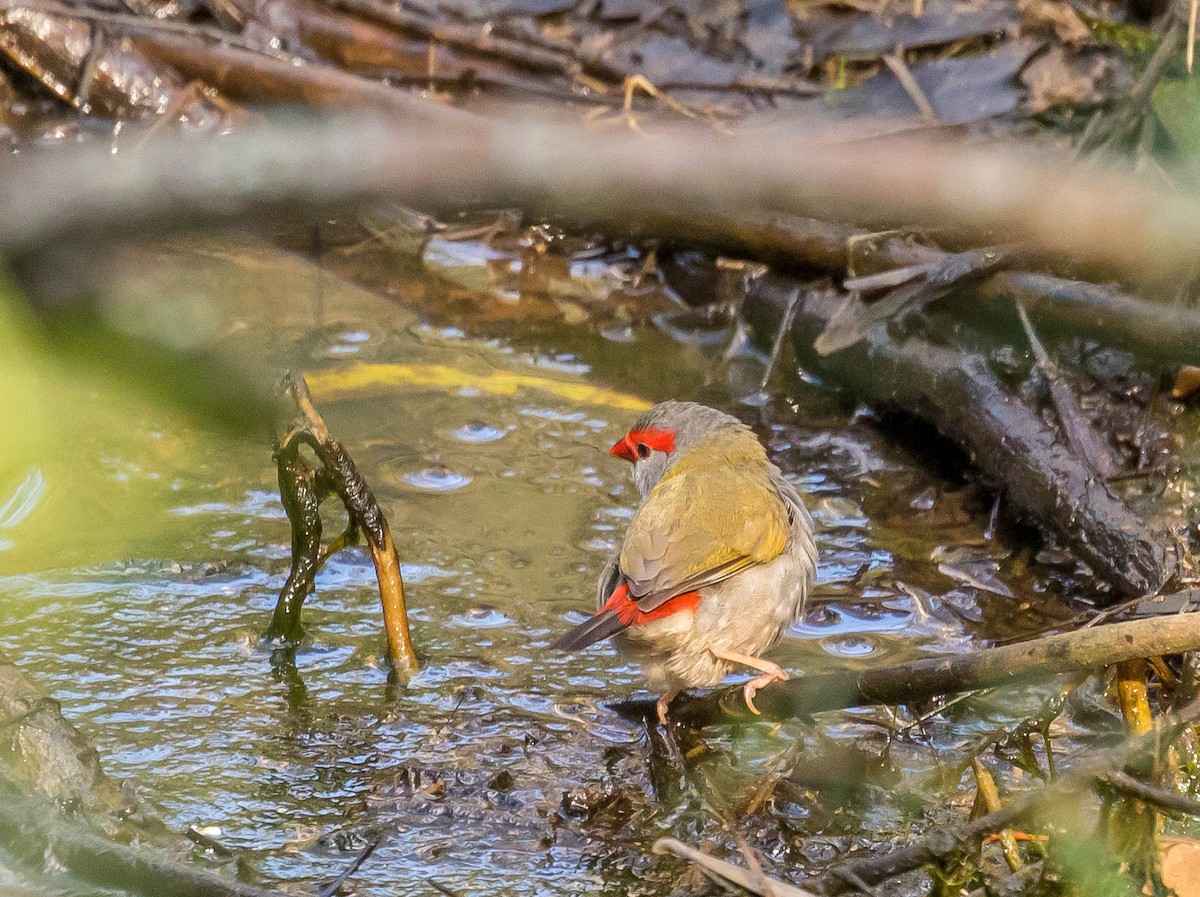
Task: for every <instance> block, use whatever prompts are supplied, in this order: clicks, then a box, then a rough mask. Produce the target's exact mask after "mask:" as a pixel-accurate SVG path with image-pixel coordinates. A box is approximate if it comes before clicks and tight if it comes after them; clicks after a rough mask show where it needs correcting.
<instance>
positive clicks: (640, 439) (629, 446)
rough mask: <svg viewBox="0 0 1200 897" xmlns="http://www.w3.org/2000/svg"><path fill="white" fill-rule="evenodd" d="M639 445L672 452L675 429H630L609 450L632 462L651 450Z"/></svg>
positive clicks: (668, 452)
mask: <svg viewBox="0 0 1200 897" xmlns="http://www.w3.org/2000/svg"><path fill="white" fill-rule="evenodd" d="M639 446H643V447H645V449H647V450H651V451H657V452H666V453H667V454H670V453H671V452H673V451H675V431H674V430H660V429H658V428H657V427H646V428H645V429H643V430H630V431H629V432H628V433H626V434H625V435H624V436H623V437H622V438H621V439H618V440H617V441H616V442H615V443H613V447H612V448H610V449H609V450H608V453H609V454H610V455H615V456H616V457H618V458H624V459H625V460H626V461H628V462H629V463H630V464H632V463H634V462H635V461H637V460H638V459H639V458H642V457H645V455H646V454H649V451H646V452H645V454H643V453H642V452H639V451H638V447H639ZM672 600H674V599H672Z"/></svg>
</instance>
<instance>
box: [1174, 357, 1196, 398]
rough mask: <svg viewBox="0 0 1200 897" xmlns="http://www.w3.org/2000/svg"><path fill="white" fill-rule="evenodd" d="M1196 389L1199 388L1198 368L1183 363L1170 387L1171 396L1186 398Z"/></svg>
mask: <svg viewBox="0 0 1200 897" xmlns="http://www.w3.org/2000/svg"><path fill="white" fill-rule="evenodd" d="M1197 389H1200V368H1198V367H1196V366H1195V365H1190V364H1185V365H1184V366H1183V367H1181V368H1180V369H1179V373H1177V374H1176V375H1175V385H1174V386H1173V387H1171V398H1173V399H1186V398H1187V397H1188V396H1190V395H1191V394H1192V393H1194V392H1195V391H1196V390H1197Z"/></svg>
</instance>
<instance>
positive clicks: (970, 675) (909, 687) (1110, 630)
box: [618, 613, 1200, 725]
mask: <svg viewBox="0 0 1200 897" xmlns="http://www.w3.org/2000/svg"><path fill="white" fill-rule="evenodd" d="M1196 650H1200V614H1197V613H1186V614H1179V615H1176V616H1171V617H1159V618H1155V619H1150V620H1134V621H1131V622H1126V623H1112V624H1109V625H1106V626H1096V627H1092V628H1088V629H1079V630H1076V631H1074V632H1062V633H1058V634H1056V635H1048V636H1044V637H1042V638H1037V639H1033V640H1031V641H1028V642H1021V643H1020V644H1016V645H1004V646H1002V647H998V648H984V649H982V650H978V651H974V652H972V653H970V654H955V655H952V656H949V657H929V658H923V659H921V660H914V661H911V662H909V663H900V664H895V665H893V666H887V667H882V668H877V669H866V670H839V671H836V672H832V673H815V674H810V675H806V676H798V677H795V678H793V679H789V680H788V681H786V682H776V683H772V684H771V685H768V686H767V687H766V688H764V689H762V690H761V691H760V692H759V693H758V695H757V697H756V698H755V703H756V704H757V705H758V709H759V710H761V711H762V716H763V718H765V719H792V718H795V717H804V716H808V715H809V714H812V713H819V712H821V711H825V710H842V709H845V708H848V707H864V706H869V705H872V704H904V703H909V702H913V703H919V702H921V701H927V700H930V699H931V698H936V697H939V696H942V695H953V694H960V693H962V692H967V691H975V690H977V689H981V688H996V687H998V686H1004V685H1019V684H1024V683H1029V682H1037V681H1044V680H1047V679H1052V678H1053V677H1055V676H1058V675H1060V674H1063V673H1072V672H1079V671H1086V670H1094V669H1099V668H1100V667H1104V666H1108V665H1110V664H1113V663H1119V662H1121V661H1123V660H1132V659H1134V658H1140V657H1158V656H1161V655H1164V654H1181V653H1183V652H1185V651H1196ZM618 709H620V710H621V712H622V713H625V714H627V715H639V716H641V715H645V716H650V717H652V714H653V705H652V704H651V703H650V702H649V701H638V702H633V701H631V702H627V703H625V704H622V705H620V706H619V708H618ZM671 718H672V719H673V720H675V721H677V722H681V723H684V724H686V725H711V724H714V723H720V722H729V721H732V720H752V719H754V718H755V717H752V716H751V715H750V713H749V711H748V710H747V709H746V703H745V700H744V699H743V698H742V692H741V689H740V687H737V686H733V687H731V688H725V689H721V690H718V691H716V692H713V693H711V694H709V695H706V696H703V697H690V698H687V697H685V698H680V699H678V700H677V701H676V702H675V703H674V704H672V705H671Z"/></svg>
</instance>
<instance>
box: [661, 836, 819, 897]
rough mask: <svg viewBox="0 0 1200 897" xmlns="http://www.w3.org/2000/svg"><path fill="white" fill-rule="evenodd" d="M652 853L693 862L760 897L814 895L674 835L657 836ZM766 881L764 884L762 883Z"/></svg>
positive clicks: (810, 896)
mask: <svg viewBox="0 0 1200 897" xmlns="http://www.w3.org/2000/svg"><path fill="white" fill-rule="evenodd" d="M654 852H655V853H669V854H672V855H673V856H677V857H679V858H681V859H684V860H687V861H688V862H690V863H695V864H696V865H697V866H699V867H700V868H701V869H703V870H704V871H705V872H708V873H710V874H711V875H714V876H716V877H717V878H718V879H720V880H722V881H726V882H729V883H730V884H733V885H736V886H737V887H739V888H742V889H743V890H746V891H749V892H750V893H751V894H760V895H763V897H771V895H774V897H816V895H815V894H813V893H812V892H811V891H806V890H804V889H803V888H798V887H796V886H795V885H790V884H788V883H787V882H783V881H780V880H779V879H777V878H770V877H768V876H767V875H764V874H763V873H762V870H761V869H760V870H758V873H759V874H757V875H755V874H754V873H753V872H751V871H750V870H747V869H743V868H742V867H741V866H735V865H734V864H733V863H730V862H727V861H725V860H720V859H717V858H716V857H714V856H710V855H709V854H707V853H703V852H701V851H699V850H696V848H694V847H689V846H688V845H687V844H684V843H683V842H682V841H677V840H675V839H674V838H659V839H658V840H657V841H655V842H654ZM764 885H765V887H764Z"/></svg>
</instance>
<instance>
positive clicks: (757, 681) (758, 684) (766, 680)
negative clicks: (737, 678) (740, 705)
mask: <svg viewBox="0 0 1200 897" xmlns="http://www.w3.org/2000/svg"><path fill="white" fill-rule="evenodd" d="M765 663H766V662H764V664H765ZM789 678H791V677H790V676H788V674H787V672H786V671H785V670H784V669H783V667H781V666H780V665H779V664H777V663H772V664H771V667H770V668H766V669H764V670H763V674H762V675H761V676H755V677H754V678H753V679H751V680H750V681H749V682H747V683H746V684H745V685H743V686H742V695H743V696H744V697H745V698H746V707H747V708H749V710H750V712H751V713H753V714H754V715H755V716H762V712H761V711H760V710H759V709H758V708H757V707H755V706H754V696H755V695H756V694H758V690H759V689H760V688H762V687H763V686H764V685H770V684H771V683H772V682H786V681H787V680H788V679H789Z"/></svg>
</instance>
